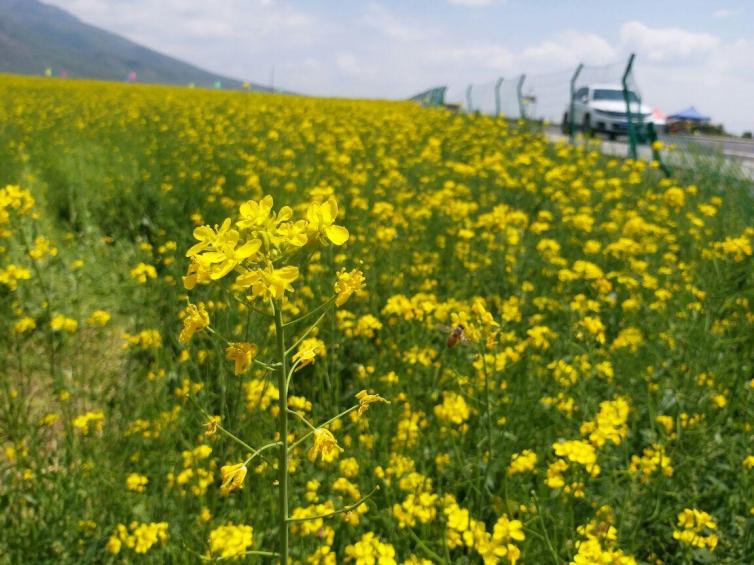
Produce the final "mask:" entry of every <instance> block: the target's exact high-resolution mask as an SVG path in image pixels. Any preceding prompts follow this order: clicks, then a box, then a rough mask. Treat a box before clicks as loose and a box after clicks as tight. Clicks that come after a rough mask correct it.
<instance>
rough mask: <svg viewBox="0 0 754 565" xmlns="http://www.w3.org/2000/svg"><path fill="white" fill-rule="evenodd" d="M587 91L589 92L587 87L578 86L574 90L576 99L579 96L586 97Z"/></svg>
mask: <svg viewBox="0 0 754 565" xmlns="http://www.w3.org/2000/svg"><path fill="white" fill-rule="evenodd" d="M587 92H589V88H588V87H582V88H579V89H578V90H577V91H576V94H575V97H576V99H580V98H584V97H586V94H587Z"/></svg>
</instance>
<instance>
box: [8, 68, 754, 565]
mask: <svg viewBox="0 0 754 565" xmlns="http://www.w3.org/2000/svg"><path fill="white" fill-rule="evenodd" d="M747 190H750V188H747V187H743V188H742V187H739V186H733V185H726V184H712V183H696V184H695V183H694V182H693V179H688V178H685V179H684V178H683V177H682V176H677V177H674V178H670V179H668V178H664V176H663V175H662V174H661V173H660V172H659V171H658V170H657V167H655V166H653V165H652V164H649V163H644V162H635V161H630V160H629V161H625V160H618V159H613V158H609V157H606V156H603V155H601V154H599V153H598V152H596V151H595V150H593V149H592V148H590V146H588V145H587V146H583V145H582V146H570V145H567V144H552V143H548V142H546V141H545V139H544V137H543V135H542V134H541V132H540V131H538V129H537V127H536V126H535V125H532V124H528V123H525V122H511V121H508V120H505V119H492V118H488V117H482V116H473V115H459V114H455V113H451V112H448V111H445V110H439V109H438V110H428V109H422V108H420V107H419V106H417V105H414V104H411V103H399V102H378V101H356V100H327V99H313V98H305V97H296V96H279V95H278V96H271V95H263V94H250V93H230V92H219V91H204V90H198V89H180V88H167V87H142V86H135V85H118V84H107V83H95V82H91V83H90V82H72V81H55V80H40V79H28V78H16V77H10V76H6V77H2V78H1V79H0V312H1V313H2V316H1V317H0V325H2V339H0V350H1V351H2V357H1V359H2V361H1V362H0V363H1V364H0V367H1V371H2V377H1V378H0V386H1V387H2V394H1V395H0V402H1V403H2V408H1V409H0V447H2V451H1V452H0V562H3V563H198V562H202V561H215V560H218V561H221V560H236V561H237V562H244V561H245V562H250V563H300V564H311V565H318V564H321V565H332V564H336V563H346V564H347V563H353V564H357V565H371V564H380V565H389V564H404V565H408V564H411V565H419V564H430V563H484V564H485V565H491V564H495V563H501V564H505V563H531V564H547V563H551V564H560V563H572V564H578V565H586V564H605V565H607V564H615V565H632V564H644V563H648V564H662V563H667V564H675V563H751V562H754V428H753V427H752V426H753V425H754V331H753V330H754V310H752V305H753V304H754V259H753V258H752V244H753V242H754V221H753V216H752V210H753V209H754V207H753V206H752V202H754V197H752V194H751V192H747Z"/></svg>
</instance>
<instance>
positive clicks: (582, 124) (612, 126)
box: [562, 84, 661, 139]
mask: <svg viewBox="0 0 754 565" xmlns="http://www.w3.org/2000/svg"><path fill="white" fill-rule="evenodd" d="M628 98H629V101H630V104H631V115H632V121H633V122H634V123H636V124H638V123H643V124H645V125H646V124H647V123H649V122H653V123H654V122H655V120H654V118H653V117H652V109H651V108H650V107H649V106H645V105H644V104H642V103H641V102H640V101H639V98H638V97H637V96H636V93H634V92H632V91H629V92H628ZM570 112H571V105H570V104H569V106H568V107H567V108H566V111H565V113H564V114H563V124H562V128H563V133H570V128H571V119H570ZM655 125H657V126H660V125H661V124H659V123H657V124H655ZM573 126H574V129H576V130H581V131H583V132H584V133H585V134H586V135H591V134H592V133H594V132H601V133H606V134H607V135H608V136H609V137H610V139H615V137H616V136H618V135H622V134H626V133H628V118H627V117H626V101H625V98H624V97H623V88H622V87H621V86H620V85H615V84H594V85H590V86H583V87H581V88H579V89H578V90H577V91H576V92H575V94H574V100H573ZM641 129H642V130H643V128H641ZM640 133H641V132H640Z"/></svg>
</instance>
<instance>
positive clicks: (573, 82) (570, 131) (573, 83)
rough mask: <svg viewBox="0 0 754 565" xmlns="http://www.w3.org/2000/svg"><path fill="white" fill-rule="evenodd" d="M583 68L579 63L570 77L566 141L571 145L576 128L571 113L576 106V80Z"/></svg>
mask: <svg viewBox="0 0 754 565" xmlns="http://www.w3.org/2000/svg"><path fill="white" fill-rule="evenodd" d="M583 68H584V64H583V63H579V66H578V67H576V72H575V73H573V76H572V77H571V103H570V104H569V107H568V141H569V142H570V143H573V132H574V129H575V127H576V121H575V120H574V119H573V112H574V109H575V106H576V104H575V102H574V96H575V95H576V80H577V79H578V78H579V75H580V74H581V70H582V69H583ZM564 125H565V124H564Z"/></svg>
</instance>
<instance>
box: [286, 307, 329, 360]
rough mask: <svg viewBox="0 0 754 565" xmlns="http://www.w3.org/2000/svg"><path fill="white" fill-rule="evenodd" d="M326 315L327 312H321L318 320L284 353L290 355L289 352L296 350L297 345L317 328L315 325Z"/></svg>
mask: <svg viewBox="0 0 754 565" xmlns="http://www.w3.org/2000/svg"><path fill="white" fill-rule="evenodd" d="M326 315H327V312H322V315H321V316H320V317H319V318H317V321H316V322H314V323H313V324H312V325H311V326H309V329H308V330H306V331H305V332H304V333H303V334H302V335H301V337H300V338H298V339H297V340H296V343H294V344H293V345H291V346H290V347H289V348H288V351H286V353H290V352H291V351H293V350H294V349H296V348H297V347H298V346H299V344H300V343H301V342H302V341H304V340H305V339H306V336H308V335H309V334H310V333H311V332H312V330H313V329H314V328H316V327H317V324H319V323H320V322H321V321H322V318H324V317H325V316H326Z"/></svg>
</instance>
